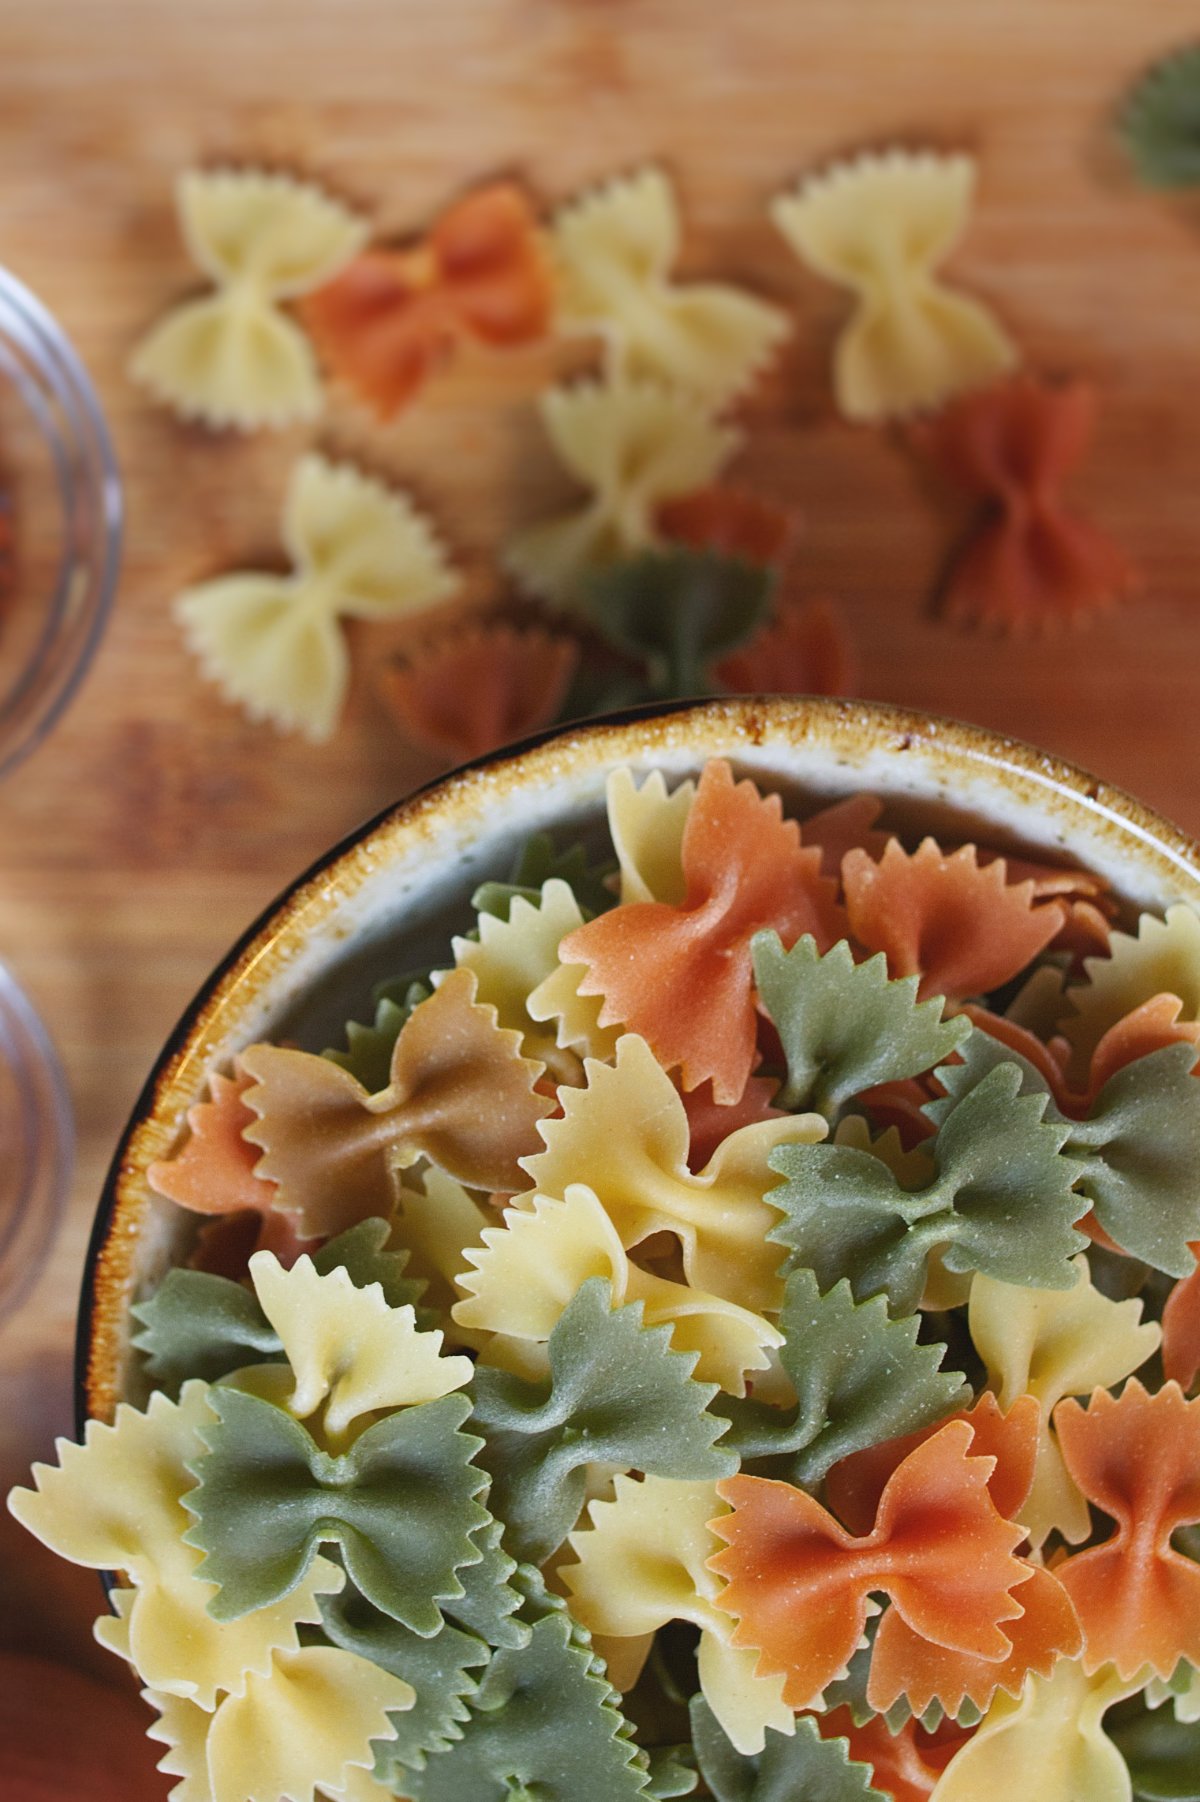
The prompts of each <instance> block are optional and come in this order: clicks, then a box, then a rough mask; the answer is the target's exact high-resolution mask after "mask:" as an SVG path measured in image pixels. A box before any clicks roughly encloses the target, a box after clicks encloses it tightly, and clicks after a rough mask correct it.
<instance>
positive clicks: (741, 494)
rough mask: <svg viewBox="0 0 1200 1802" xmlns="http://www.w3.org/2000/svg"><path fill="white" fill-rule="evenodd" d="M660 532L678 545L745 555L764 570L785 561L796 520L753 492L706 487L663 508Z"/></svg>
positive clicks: (726, 553)
mask: <svg viewBox="0 0 1200 1802" xmlns="http://www.w3.org/2000/svg"><path fill="white" fill-rule="evenodd" d="M658 529H659V531H660V532H661V533H662V535H663V537H664V538H669V539H670V540H671V542H672V543H673V544H686V545H690V546H691V547H692V549H693V550H698V551H716V552H717V553H719V555H721V556H723V557H741V558H743V559H744V560H745V561H746V562H747V563H753V564H754V565H755V566H756V567H757V568H760V569H761V568H768V567H773V566H775V565H777V564H780V563H783V562H784V561H785V559H786V557H787V554H788V551H789V550H790V549H791V545H792V539H793V538H794V536H795V532H796V517H795V514H794V512H791V511H789V510H788V509H787V508H786V507H779V506H776V504H775V502H774V501H768V500H764V499H763V498H762V496H761V495H758V494H751V493H750V491H749V489H747V488H720V487H712V488H700V489H697V491H696V492H695V493H694V494H685V495H684V496H683V497H682V498H681V499H679V500H673V501H667V502H666V504H665V505H664V506H662V507H660V508H659V510H658Z"/></svg>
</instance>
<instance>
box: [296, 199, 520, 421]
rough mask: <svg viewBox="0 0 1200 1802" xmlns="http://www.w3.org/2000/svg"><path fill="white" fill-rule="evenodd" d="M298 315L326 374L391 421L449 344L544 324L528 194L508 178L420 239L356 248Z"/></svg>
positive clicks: (499, 337) (448, 353) (503, 343)
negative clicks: (394, 245)
mask: <svg viewBox="0 0 1200 1802" xmlns="http://www.w3.org/2000/svg"><path fill="white" fill-rule="evenodd" d="M300 311H301V317H302V318H303V320H304V323H305V325H306V326H307V327H308V330H309V331H310V332H311V334H312V338H313V342H314V343H315V344H316V346H317V349H318V351H319V352H320V354H321V357H322V359H323V360H324V362H325V364H326V365H327V366H328V368H329V370H330V371H331V372H332V374H333V375H335V376H336V377H338V379H339V380H341V381H343V382H345V384H346V386H347V387H348V388H350V389H351V390H352V391H353V392H354V393H355V394H356V395H357V396H358V398H359V399H360V400H361V401H362V402H363V403H364V405H365V406H367V407H369V408H370V409H371V411H372V412H373V413H374V414H375V415H376V417H377V418H378V419H381V420H388V419H392V418H394V416H395V415H396V414H397V413H398V412H400V410H401V409H402V408H403V407H405V406H407V405H408V403H409V402H410V401H411V400H412V399H413V397H414V396H415V395H416V393H417V392H418V390H419V389H420V388H421V387H422V386H423V385H424V383H425V382H426V380H427V379H428V378H429V377H430V376H431V375H432V374H433V373H434V372H435V371H436V370H437V369H439V368H440V367H441V366H442V365H443V364H444V363H446V362H447V361H449V359H450V358H451V357H452V356H453V354H454V351H455V348H456V347H457V345H458V344H459V343H461V342H463V341H465V340H473V341H474V342H475V343H477V344H483V345H488V346H492V347H495V348H507V347H513V346H517V345H521V344H530V343H532V342H534V341H535V340H536V339H538V338H542V337H544V336H545V334H546V332H547V331H548V330H549V327H550V323H551V315H552V311H553V279H552V275H551V270H550V263H549V259H548V257H547V255H546V252H545V249H544V246H543V243H542V237H541V233H540V231H539V229H538V224H537V218H536V215H535V214H534V211H533V207H532V206H531V204H530V201H529V198H528V196H527V195H526V194H525V193H524V192H523V190H522V189H521V188H519V187H517V186H516V185H515V183H513V182H492V183H490V184H489V185H488V186H486V187H483V188H479V189H477V190H476V191H475V192H474V193H473V194H467V195H466V196H464V198H463V199H462V200H459V201H456V202H455V204H454V205H453V206H452V207H450V208H449V209H448V210H447V211H446V212H445V213H444V214H443V215H442V217H441V218H440V219H439V220H438V222H437V224H436V225H435V226H434V227H433V230H432V231H431V232H430V233H429V236H428V237H427V238H426V239H424V240H423V241H422V242H420V243H418V244H415V245H409V246H407V247H405V248H401V249H393V248H379V247H373V248H372V249H370V250H366V251H364V252H363V253H362V255H361V256H357V257H356V258H355V259H354V261H353V262H352V263H351V264H350V265H349V266H348V267H347V268H345V269H343V270H342V272H341V274H340V275H338V276H336V277H335V278H334V280H333V281H331V282H329V283H327V284H326V285H325V286H323V287H321V288H319V289H318V290H317V291H316V293H314V294H310V295H309V296H308V298H307V299H306V300H305V302H304V304H303V305H302V307H301V309H300Z"/></svg>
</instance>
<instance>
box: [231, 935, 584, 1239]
mask: <svg viewBox="0 0 1200 1802" xmlns="http://www.w3.org/2000/svg"><path fill="white" fill-rule="evenodd" d="M242 1064H243V1067H244V1068H245V1069H246V1070H247V1071H248V1072H249V1074H250V1075H251V1076H252V1077H253V1078H254V1086H253V1087H252V1088H250V1089H248V1090H247V1091H246V1102H247V1105H248V1106H249V1107H250V1108H251V1109H252V1111H253V1112H254V1113H255V1114H256V1115H257V1116H258V1118H257V1120H256V1121H255V1123H254V1124H253V1125H252V1126H250V1127H248V1128H247V1129H246V1136H247V1137H248V1138H250V1139H251V1140H252V1141H253V1143H254V1144H256V1145H257V1146H259V1148H260V1149H261V1151H262V1153H263V1156H262V1158H261V1159H260V1161H259V1166H258V1168H259V1171H260V1172H261V1174H262V1175H264V1176H267V1177H270V1178H271V1180H272V1181H274V1182H277V1183H278V1185H279V1196H278V1206H279V1207H280V1208H282V1209H283V1210H285V1211H286V1212H287V1213H289V1214H291V1215H292V1216H293V1217H294V1218H295V1220H296V1222H297V1225H298V1226H299V1227H300V1228H301V1230H303V1231H304V1232H306V1233H310V1234H311V1235H312V1236H314V1237H317V1236H321V1235H327V1234H329V1233H336V1232H342V1231H344V1230H345V1229H346V1228H347V1227H350V1226H354V1225H356V1224H357V1223H358V1222H359V1221H360V1220H369V1219H372V1218H374V1217H375V1216H376V1215H378V1216H381V1217H384V1218H386V1217H387V1216H388V1215H389V1214H390V1213H391V1211H392V1205H393V1202H394V1199H395V1188H394V1176H395V1172H396V1171H397V1170H403V1169H408V1168H411V1166H412V1165H414V1164H415V1163H416V1162H417V1161H418V1159H419V1158H421V1157H427V1158H428V1159H429V1161H430V1163H432V1164H434V1165H436V1166H437V1168H438V1169H440V1170H444V1171H445V1172H446V1174H447V1175H449V1176H453V1177H456V1178H457V1179H458V1180H459V1181H460V1182H464V1183H466V1184H468V1185H469V1186H470V1187H472V1188H479V1189H491V1190H501V1191H506V1192H511V1191H513V1190H515V1189H518V1188H519V1187H520V1186H521V1171H520V1167H519V1165H518V1162H517V1160H518V1158H520V1157H521V1156H523V1155H524V1154H526V1153H528V1152H532V1150H533V1149H534V1146H535V1145H536V1142H537V1134H536V1132H535V1130H534V1129H535V1127H536V1124H537V1122H538V1121H539V1120H540V1119H542V1118H543V1117H544V1116H545V1115H546V1114H547V1113H549V1112H550V1110H551V1108H552V1107H553V1105H554V1104H553V1103H552V1102H551V1101H550V1100H549V1099H548V1097H546V1096H545V1095H541V1094H539V1093H538V1092H537V1091H536V1089H535V1088H534V1084H535V1082H536V1081H537V1080H538V1079H539V1077H540V1076H541V1074H542V1069H543V1066H542V1065H541V1064H540V1063H533V1062H531V1061H530V1060H529V1059H528V1058H525V1057H523V1056H522V1055H521V1040H520V1034H519V1033H516V1032H508V1031H505V1030H503V1029H502V1028H501V1027H500V1026H499V1025H498V1024H497V1022H496V1010H495V1008H492V1007H483V1006H480V1005H479V1004H478V1003H477V1002H476V1000H475V976H474V973H473V972H472V971H470V970H452V971H451V972H450V974H449V975H448V976H447V977H446V978H445V979H444V981H443V982H442V983H441V984H440V986H439V987H438V988H437V989H435V990H434V992H433V994H432V995H431V996H430V997H429V999H428V1001H423V1002H422V1003H421V1004H420V1006H419V1007H417V1008H415V1009H414V1010H413V1013H412V1015H411V1017H410V1018H409V1019H408V1021H407V1022H406V1024H405V1026H404V1028H403V1030H402V1031H401V1033H400V1035H399V1037H398V1038H397V1040H396V1045H395V1049H394V1051H393V1053H392V1064H391V1081H390V1082H389V1084H388V1086H387V1088H386V1089H383V1090H381V1091H380V1093H379V1094H378V1095H368V1093H367V1091H366V1090H365V1089H364V1088H363V1087H362V1085H361V1083H359V1082H356V1081H355V1079H354V1077H353V1076H351V1075H350V1073H349V1071H348V1070H342V1069H340V1068H339V1067H338V1065H337V1064H334V1063H331V1062H330V1061H329V1059H328V1058H324V1057H315V1056H313V1055H312V1054H311V1053H310V1052H307V1051H292V1050H289V1049H287V1048H286V1047H283V1046H279V1045H266V1044H263V1045H252V1046H250V1047H249V1048H248V1049H247V1050H246V1051H245V1052H243V1054H242Z"/></svg>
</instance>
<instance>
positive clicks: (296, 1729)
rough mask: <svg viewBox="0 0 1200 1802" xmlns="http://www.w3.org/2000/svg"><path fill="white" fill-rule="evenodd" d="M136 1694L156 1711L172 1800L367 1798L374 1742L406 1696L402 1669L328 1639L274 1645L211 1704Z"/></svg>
mask: <svg viewBox="0 0 1200 1802" xmlns="http://www.w3.org/2000/svg"><path fill="white" fill-rule="evenodd" d="M143 1694H144V1697H145V1699H146V1701H148V1702H149V1703H150V1705H151V1707H152V1708H155V1709H156V1710H157V1711H158V1715H159V1718H158V1720H157V1722H156V1723H155V1724H154V1726H152V1727H151V1728H150V1729H149V1736H150V1738H151V1739H154V1740H157V1741H159V1743H160V1744H163V1745H165V1746H166V1747H167V1751H166V1752H165V1754H164V1755H163V1757H162V1758H161V1759H160V1760H159V1764H158V1769H159V1770H160V1771H163V1772H164V1773H166V1774H167V1775H168V1776H172V1777H181V1778H182V1779H183V1782H182V1783H180V1784H177V1785H176V1787H175V1788H174V1789H173V1790H172V1791H171V1796H172V1798H173V1802H280V1798H281V1797H283V1796H286V1797H287V1798H288V1802H317V1798H328V1797H336V1798H337V1802H369V1799H370V1797H371V1796H372V1794H374V1795H375V1796H378V1795H379V1794H380V1793H381V1792H380V1791H379V1789H378V1788H377V1787H376V1786H375V1785H374V1784H373V1783H372V1782H371V1781H370V1771H371V1767H372V1765H373V1764H374V1762H375V1756H376V1751H375V1748H376V1746H377V1745H379V1744H380V1742H382V1743H383V1745H384V1746H386V1743H387V1742H388V1741H389V1740H391V1739H394V1738H395V1735H396V1728H395V1725H394V1723H393V1722H392V1721H391V1719H390V1715H391V1714H392V1713H403V1712H405V1711H407V1710H408V1709H410V1708H412V1706H413V1703H414V1702H415V1700H416V1692H415V1691H414V1689H413V1687H412V1685H411V1684H409V1683H405V1682H404V1681H403V1679H402V1678H400V1677H395V1676H392V1675H391V1673H390V1672H388V1671H384V1670H381V1669H380V1668H379V1666H378V1665H376V1664H372V1663H371V1662H370V1661H369V1660H368V1659H366V1658H358V1657H356V1656H355V1655H354V1653H352V1652H344V1651H342V1650H341V1649H340V1648H338V1647H333V1646H306V1647H304V1648H303V1649H302V1650H298V1651H290V1652H280V1653H278V1654H277V1655H276V1658H275V1661H274V1663H273V1664H272V1666H271V1669H270V1671H269V1672H268V1673H264V1674H256V1675H254V1676H252V1677H251V1678H250V1679H249V1680H248V1682H247V1685H246V1690H245V1693H244V1694H242V1695H237V1696H225V1697H223V1698H222V1699H221V1701H220V1702H219V1703H218V1704H217V1707H216V1709H215V1711H214V1712H213V1713H211V1714H206V1713H205V1712H204V1711H203V1710H201V1709H199V1708H197V1707H196V1706H195V1705H194V1704H193V1703H191V1702H186V1701H183V1702H181V1701H179V1700H177V1699H176V1698H174V1697H171V1696H164V1695H159V1694H157V1693H156V1692H155V1691H154V1690H153V1689H152V1688H151V1689H148V1690H145V1691H144V1692H143Z"/></svg>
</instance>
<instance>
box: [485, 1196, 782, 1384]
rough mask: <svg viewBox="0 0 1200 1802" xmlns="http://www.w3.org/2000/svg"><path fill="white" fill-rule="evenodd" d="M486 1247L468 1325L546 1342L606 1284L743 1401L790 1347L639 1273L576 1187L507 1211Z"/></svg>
mask: <svg viewBox="0 0 1200 1802" xmlns="http://www.w3.org/2000/svg"><path fill="white" fill-rule="evenodd" d="M483 1239H484V1243H483V1246H482V1247H481V1248H480V1249H479V1250H469V1251H468V1252H467V1254H466V1255H467V1258H468V1259H469V1261H470V1263H471V1264H472V1265H473V1266H474V1268H473V1269H472V1270H471V1271H470V1272H469V1273H468V1274H467V1275H466V1276H463V1277H460V1279H459V1288H460V1289H462V1290H463V1291H464V1292H465V1295H466V1297H467V1299H466V1300H464V1301H460V1302H459V1303H458V1305H457V1306H456V1307H455V1309H454V1311H453V1312H454V1318H455V1320H456V1321H457V1322H458V1323H459V1324H460V1325H462V1326H467V1327H473V1328H482V1329H484V1330H486V1331H489V1332H493V1333H502V1334H505V1335H506V1336H508V1337H511V1338H516V1339H534V1340H539V1341H541V1340H547V1339H549V1337H550V1334H551V1333H552V1332H553V1330H554V1328H555V1326H556V1325H557V1324H558V1320H559V1317H560V1315H561V1314H562V1312H563V1309H564V1308H565V1307H566V1306H567V1304H568V1303H569V1302H570V1301H571V1299H572V1298H573V1297H574V1295H575V1294H576V1292H577V1290H578V1289H579V1287H580V1285H581V1284H582V1283H585V1282H587V1281H588V1279H589V1278H590V1277H593V1276H599V1277H603V1278H605V1279H606V1280H607V1281H608V1282H609V1283H610V1284H611V1285H612V1305H613V1307H614V1308H619V1307H623V1306H624V1305H626V1304H627V1303H630V1302H638V1301H640V1302H641V1303H642V1305H643V1319H644V1321H645V1324H646V1325H647V1326H669V1327H670V1328H671V1344H672V1347H673V1348H674V1350H675V1351H677V1352H694V1353H695V1354H696V1356H697V1363H696V1368H695V1370H694V1372H693V1374H694V1375H695V1376H696V1377H697V1378H698V1379H699V1380H700V1381H701V1382H706V1383H719V1384H720V1386H721V1387H722V1389H725V1390H728V1391H729V1392H730V1393H732V1394H734V1395H744V1394H745V1392H746V1373H747V1372H748V1371H762V1370H767V1369H769V1368H770V1365H771V1360H770V1357H769V1356H768V1351H769V1350H770V1349H774V1348H777V1347H778V1346H780V1345H782V1343H783V1335H782V1333H780V1331H779V1330H778V1328H777V1327H773V1326H771V1324H770V1323H769V1322H768V1321H766V1320H763V1319H762V1318H761V1317H760V1316H759V1315H756V1314H751V1313H750V1312H749V1311H748V1310H747V1309H745V1308H739V1307H737V1306H735V1305H734V1303H733V1302H729V1301H723V1300H722V1299H721V1298H720V1297H719V1296H716V1295H708V1294H706V1293H705V1292H704V1291H703V1290H701V1289H693V1288H692V1287H691V1285H690V1284H687V1283H676V1282H672V1281H670V1279H668V1278H667V1277H662V1276H656V1275H654V1274H653V1273H652V1272H650V1271H647V1270H642V1269H640V1268H639V1267H638V1266H637V1265H636V1264H634V1263H633V1262H632V1260H631V1259H630V1258H629V1257H627V1256H626V1253H625V1250H624V1248H623V1246H622V1244H621V1240H620V1237H619V1236H618V1234H617V1231H616V1228H615V1227H614V1225H613V1223H612V1221H611V1220H610V1219H609V1217H608V1215H607V1214H606V1213H605V1212H604V1209H603V1208H602V1207H601V1205H600V1203H599V1201H598V1200H597V1198H596V1196H595V1194H594V1192H593V1191H592V1190H591V1189H589V1188H587V1186H586V1185H585V1184H583V1183H570V1184H568V1186H567V1190H566V1194H565V1195H564V1196H563V1197H562V1198H561V1199H557V1198H555V1197H552V1196H547V1195H535V1196H534V1197H533V1198H532V1201H531V1202H526V1203H524V1204H523V1205H522V1206H520V1207H512V1208H506V1209H505V1213H504V1225H503V1226H502V1227H489V1228H488V1229H487V1230H486V1231H485V1233H484V1235H483Z"/></svg>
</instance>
